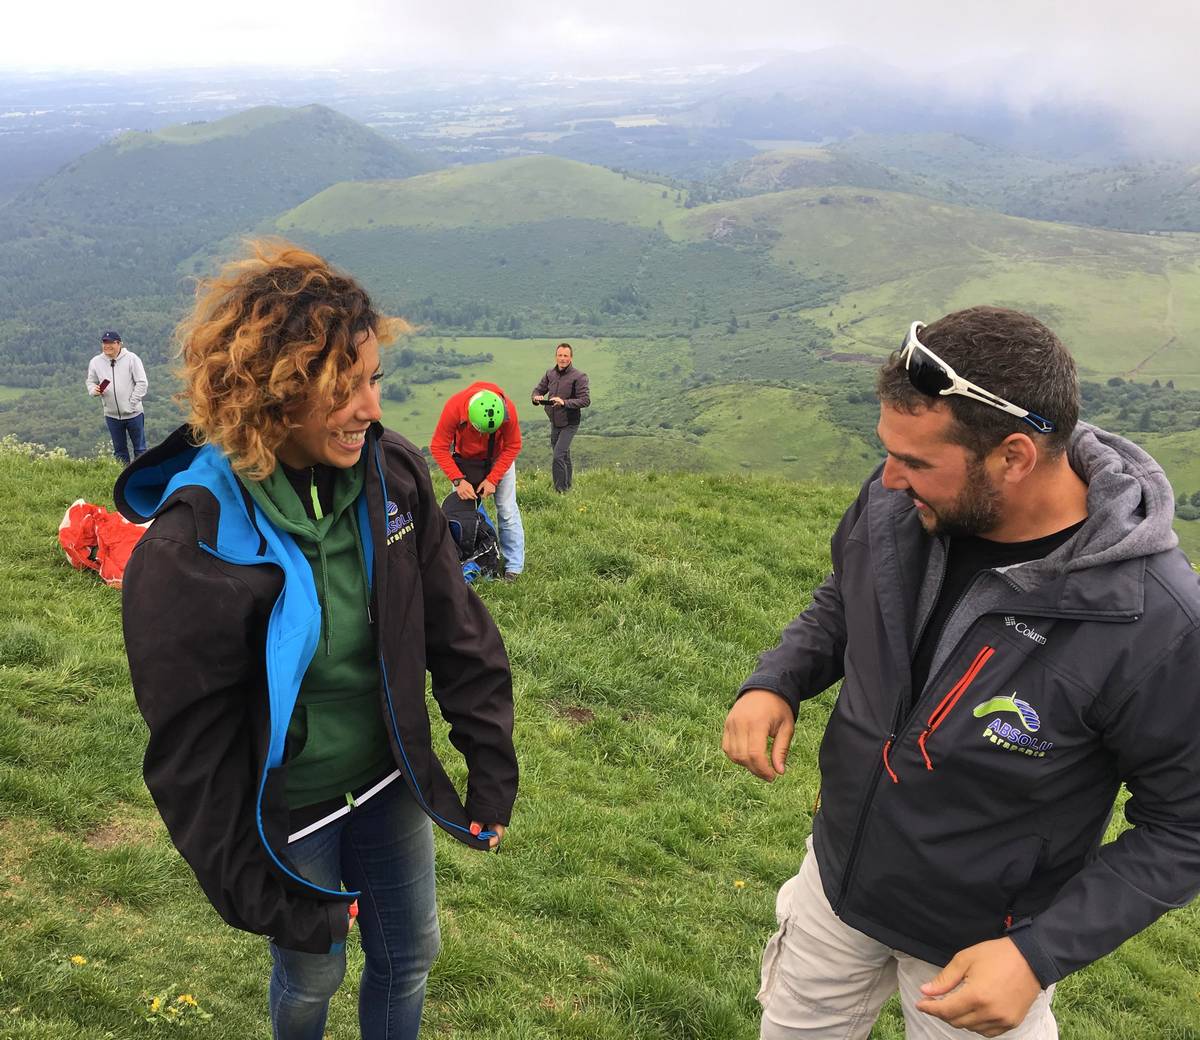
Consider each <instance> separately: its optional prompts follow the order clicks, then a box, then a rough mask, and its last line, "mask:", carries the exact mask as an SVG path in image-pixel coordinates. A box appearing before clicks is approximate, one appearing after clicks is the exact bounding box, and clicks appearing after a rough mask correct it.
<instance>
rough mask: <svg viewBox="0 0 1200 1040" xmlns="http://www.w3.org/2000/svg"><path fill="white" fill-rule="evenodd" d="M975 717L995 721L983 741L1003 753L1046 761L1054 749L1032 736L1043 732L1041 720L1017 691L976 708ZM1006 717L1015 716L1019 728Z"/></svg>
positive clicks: (1050, 744) (987, 729)
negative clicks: (1004, 716)
mask: <svg viewBox="0 0 1200 1040" xmlns="http://www.w3.org/2000/svg"><path fill="white" fill-rule="evenodd" d="M1006 620H1007V619H1006ZM972 714H973V715H974V716H975V717H976V718H977V719H982V718H986V717H987V716H989V715H991V716H992V721H991V722H989V723H988V724H987V727H986V728H985V729H984V731H983V738H984V740H986V741H988V742H989V743H990V744H991V745H992V746H993V747H995V748H997V749H999V750H1001V751H1016V752H1018V753H1019V754H1023V755H1029V756H1030V757H1031V758H1045V757H1046V755H1047V754H1048V753H1049V751H1050V750H1051V748H1053V747H1054V741H1052V740H1040V739H1038V738H1037V737H1035V736H1033V735H1032V734H1034V733H1037V732H1038V730H1040V729H1041V728H1042V719H1041V716H1040V715H1038V713H1037V709H1035V708H1034V706H1033V705H1032V704H1030V703H1029V702H1028V701H1023V700H1021V698H1020V697H1018V696H1017V693H1016V691H1015V690H1014V691H1013V693H1012V696H1010V697H993V698H991V700H987V701H984V702H983V703H982V704H977V705H976V706H975V708H974V710H973V712H972ZM1006 714H1013V715H1016V716H1017V720H1018V721H1017V724H1016V725H1013V723H1011V722H1008V721H1006V720H1005V719H1004V718H1002V716H1003V715H1006Z"/></svg>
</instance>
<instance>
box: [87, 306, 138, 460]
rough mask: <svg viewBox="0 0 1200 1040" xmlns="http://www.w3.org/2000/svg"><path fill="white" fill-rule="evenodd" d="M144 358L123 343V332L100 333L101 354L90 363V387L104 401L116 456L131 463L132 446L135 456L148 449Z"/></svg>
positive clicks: (88, 374) (88, 386)
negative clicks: (144, 405) (143, 405)
mask: <svg viewBox="0 0 1200 1040" xmlns="http://www.w3.org/2000/svg"><path fill="white" fill-rule="evenodd" d="M149 385H150V384H149V382H148V381H147V380H146V369H145V368H144V367H143V365H142V359H141V358H139V357H138V356H137V355H136V354H134V353H133V352H132V351H129V350H126V349H125V347H124V346H123V345H122V343H121V334H120V333H119V332H113V331H112V330H108V331H106V332H104V333H102V334H101V335H100V353H99V354H97V355H96V356H95V357H94V358H92V360H91V362H90V363H89V364H88V373H87V388H88V393H89V394H91V395H92V396H93V397H99V398H101V399H102V400H103V401H104V421H105V422H106V423H107V424H108V433H109V436H110V437H112V445H113V455H115V456H116V457H117V460H118V461H119V462H121V463H123V464H124V465H126V466H128V465H129V445H131V444H132V446H133V457H134V458H135V459H136V458H137V457H138V456H139V455H141V454H143V453H144V452H145V450H146V415H145V413H144V412H143V411H142V398H143V397H145V396H146V390H147V388H148V387H149Z"/></svg>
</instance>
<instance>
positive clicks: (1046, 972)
mask: <svg viewBox="0 0 1200 1040" xmlns="http://www.w3.org/2000/svg"><path fill="white" fill-rule="evenodd" d="M1006 934H1007V935H1008V937H1009V938H1010V939H1011V940H1012V941H1013V942H1014V943H1015V944H1016V947H1017V949H1018V950H1020V951H1021V956H1022V957H1024V958H1025V960H1026V961H1027V962H1028V963H1029V969H1030V971H1032V972H1033V974H1034V975H1035V976H1037V980H1038V983H1039V984H1040V985H1041V987H1042V989H1046V988H1048V987H1049V986H1052V985H1053V984H1054V983H1056V982H1058V980H1059V979H1061V978H1062V977H1063V973H1062V972H1061V971H1059V970H1058V965H1057V964H1055V963H1054V958H1053V957H1051V956H1050V954H1048V953H1047V952H1046V951H1045V950H1044V949H1043V948H1042V944H1041V943H1040V942H1038V940H1037V936H1036V935H1034V932H1033V920H1032V918H1028V917H1026V918H1025V919H1024V920H1021V921H1018V922H1017V923H1016V924H1015V925H1013V926H1012V927H1011V928H1010V929H1009V930H1008V932H1007V933H1006Z"/></svg>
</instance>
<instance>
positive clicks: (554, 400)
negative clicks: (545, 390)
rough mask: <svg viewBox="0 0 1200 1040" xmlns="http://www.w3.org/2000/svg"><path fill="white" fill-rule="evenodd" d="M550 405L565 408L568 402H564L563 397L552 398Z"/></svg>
mask: <svg viewBox="0 0 1200 1040" xmlns="http://www.w3.org/2000/svg"><path fill="white" fill-rule="evenodd" d="M550 403H551V404H557V405H563V406H565V405H566V403H567V402H566V401H564V400H563V399H562V398H561V397H552V398H550Z"/></svg>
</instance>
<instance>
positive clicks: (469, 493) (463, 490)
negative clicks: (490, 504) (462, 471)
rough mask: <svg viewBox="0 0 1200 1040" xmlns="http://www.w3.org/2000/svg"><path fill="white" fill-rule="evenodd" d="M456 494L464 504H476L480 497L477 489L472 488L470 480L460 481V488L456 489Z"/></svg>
mask: <svg viewBox="0 0 1200 1040" xmlns="http://www.w3.org/2000/svg"><path fill="white" fill-rule="evenodd" d="M454 493H455V494H456V495H458V497H459V498H461V499H462V500H463V501H464V502H474V501H475V499H476V498H478V497H479V496H478V495H476V494H475V489H474V488H473V487H471V482H470V481H469V480H460V481H459V482H458V487H456V488H455V489H454Z"/></svg>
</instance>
